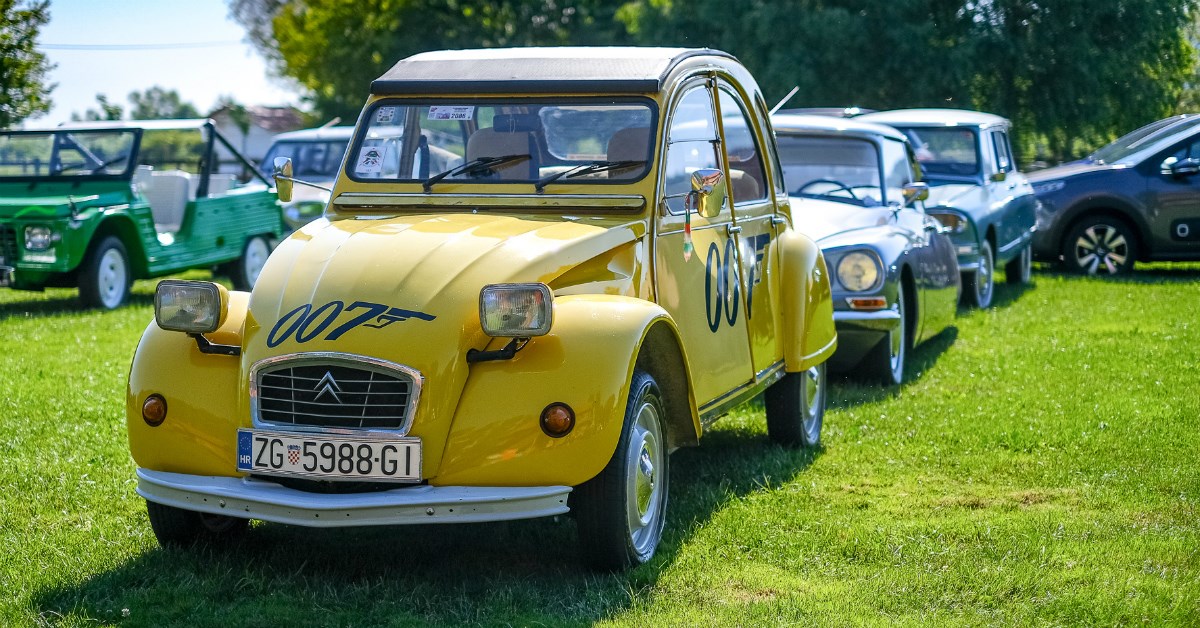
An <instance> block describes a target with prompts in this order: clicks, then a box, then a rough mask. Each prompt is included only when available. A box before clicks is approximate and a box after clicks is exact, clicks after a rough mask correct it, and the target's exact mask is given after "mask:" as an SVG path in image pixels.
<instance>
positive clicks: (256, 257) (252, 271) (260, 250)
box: [243, 238, 271, 285]
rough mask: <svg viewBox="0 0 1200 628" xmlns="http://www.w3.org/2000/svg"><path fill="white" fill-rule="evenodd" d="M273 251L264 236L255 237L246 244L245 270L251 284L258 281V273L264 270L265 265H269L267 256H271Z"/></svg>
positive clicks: (247, 279)
mask: <svg viewBox="0 0 1200 628" xmlns="http://www.w3.org/2000/svg"><path fill="white" fill-rule="evenodd" d="M270 255H271V251H269V250H268V249H267V243H266V242H265V241H263V239H262V238H254V239H253V240H250V243H249V244H247V245H246V260H245V262H243V263H244V264H245V267H244V269H243V272H245V274H246V281H247V283H249V284H250V285H254V282H255V281H258V275H259V273H261V272H262V269H263V266H266V265H267V258H268V257H270Z"/></svg>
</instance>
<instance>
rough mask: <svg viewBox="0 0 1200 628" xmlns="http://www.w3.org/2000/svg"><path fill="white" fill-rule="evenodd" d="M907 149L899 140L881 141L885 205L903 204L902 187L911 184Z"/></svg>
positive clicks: (911, 174) (911, 176) (886, 139)
mask: <svg viewBox="0 0 1200 628" xmlns="http://www.w3.org/2000/svg"><path fill="white" fill-rule="evenodd" d="M908 157H909V153H908V147H907V146H906V145H905V144H904V143H903V142H901V141H899V140H893V139H889V138H884V139H883V185H884V188H885V189H886V192H885V194H884V202H885V203H889V204H891V203H896V204H903V203H904V186H905V185H907V184H909V183H912V181H913V172H912V167H911V166H909V163H908Z"/></svg>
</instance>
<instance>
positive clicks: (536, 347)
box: [429, 294, 700, 486]
mask: <svg viewBox="0 0 1200 628" xmlns="http://www.w3.org/2000/svg"><path fill="white" fill-rule="evenodd" d="M662 323H667V324H668V325H669V326H670V327H671V328H672V329H673V328H674V323H673V322H672V321H671V319H670V316H669V315H668V314H667V313H666V311H665V310H663V309H662V308H661V307H659V306H658V305H656V304H654V303H651V302H649V301H644V300H640V299H635V298H631V297H623V296H609V295H594V294H593V295H569V296H562V297H557V298H555V303H554V324H553V327H552V328H551V330H550V334H548V335H546V336H542V337H539V338H534V339H533V340H531V341H530V342H529V344H528V345H527V346H526V347H525V348H524V349H522V350H521V351H520V352H519V353H517V355H516V357H514V358H513V359H511V360H503V361H495V362H481V363H477V364H473V365H472V366H471V372H470V375H469V376H468V377H467V383H466V386H465V387H464V388H463V392H462V397H461V400H460V401H459V404H458V408H457V410H456V412H455V415H454V422H453V424H452V426H451V428H450V434H449V436H448V438H447V443H446V449H445V452H444V454H443V456H442V462H441V466H440V468H439V469H438V471H437V473H436V474H435V475H433V476H432V477H431V478H430V480H429V483H430V484H433V485H435V486H451V485H460V486H548V485H568V486H577V485H579V484H582V483H583V482H585V481H587V480H590V479H591V478H593V477H595V476H596V475H597V474H598V473H600V471H601V470H603V469H604V466H605V465H606V464H608V461H609V459H610V458H612V455H613V452H614V451H615V450H616V447H617V440H618V439H619V438H620V436H621V428H622V425H623V422H624V417H625V407H626V404H627V397H628V395H629V381H630V377H631V375H632V373H633V369H634V365H635V363H636V361H637V358H638V353H639V351H640V350H641V349H642V345H643V341H644V340H645V338H646V334H647V333H648V331H649V330H650V328H651V327H652V326H654V325H658V324H662ZM685 364H686V362H685ZM689 379H690V378H689ZM554 402H561V403H566V404H567V405H569V406H571V408H572V409H574V411H575V428H574V430H572V431H571V432H570V433H569V434H568V435H567V436H565V437H562V438H552V437H550V436H547V435H546V434H545V433H544V432H543V431H542V429H541V427H540V425H539V417H540V415H541V412H542V410H543V409H544V408H545V407H546V406H547V405H549V404H551V403H554ZM690 405H691V417H692V421H693V428H694V429H695V430H696V434H697V435H698V434H699V429H700V424H699V417H698V415H697V414H696V410H695V402H694V401H692V402H691V404H690ZM664 420H666V418H665V417H664Z"/></svg>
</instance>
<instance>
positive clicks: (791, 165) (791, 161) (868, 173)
mask: <svg viewBox="0 0 1200 628" xmlns="http://www.w3.org/2000/svg"><path fill="white" fill-rule="evenodd" d="M779 160H780V161H781V162H782V163H783V178H784V180H786V181H787V185H788V193H789V194H791V195H793V196H804V197H808V198H821V199H825V200H830V201H840V202H843V203H852V204H854V205H859V206H862V207H876V206H879V205H882V204H883V202H884V199H883V191H882V188H881V187H880V178H879V150H878V149H877V148H876V147H875V144H873V143H871V142H868V141H866V140H861V139H856V138H851V137H842V138H838V137H818V136H805V135H784V134H780V135H779Z"/></svg>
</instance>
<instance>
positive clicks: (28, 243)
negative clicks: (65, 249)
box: [25, 225, 60, 251]
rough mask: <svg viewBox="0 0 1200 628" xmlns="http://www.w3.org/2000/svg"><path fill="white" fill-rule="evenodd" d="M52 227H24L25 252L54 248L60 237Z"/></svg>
mask: <svg viewBox="0 0 1200 628" xmlns="http://www.w3.org/2000/svg"><path fill="white" fill-rule="evenodd" d="M56 236H58V233H56V232H55V231H54V228H53V227H50V226H47V225H29V226H27V227H25V250H27V251H46V250H49V249H50V247H52V246H54V243H55V242H57V241H58V240H59V239H60V237H56Z"/></svg>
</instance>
